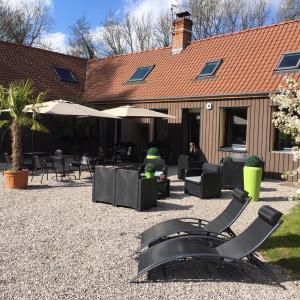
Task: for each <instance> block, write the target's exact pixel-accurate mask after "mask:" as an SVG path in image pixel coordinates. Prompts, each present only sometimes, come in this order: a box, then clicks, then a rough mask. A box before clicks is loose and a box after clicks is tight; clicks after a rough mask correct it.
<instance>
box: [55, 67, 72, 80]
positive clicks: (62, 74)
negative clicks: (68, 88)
mask: <svg viewBox="0 0 300 300" xmlns="http://www.w3.org/2000/svg"><path fill="white" fill-rule="evenodd" d="M55 73H56V74H57V76H58V77H59V79H60V80H61V81H65V82H78V81H77V79H76V78H75V76H74V74H73V73H72V72H71V71H70V70H69V69H63V68H55Z"/></svg>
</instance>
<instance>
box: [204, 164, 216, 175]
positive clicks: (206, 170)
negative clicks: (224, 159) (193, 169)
mask: <svg viewBox="0 0 300 300" xmlns="http://www.w3.org/2000/svg"><path fill="white" fill-rule="evenodd" d="M202 171H203V173H219V172H220V168H219V166H218V165H213V164H209V163H204V164H203V166H202Z"/></svg>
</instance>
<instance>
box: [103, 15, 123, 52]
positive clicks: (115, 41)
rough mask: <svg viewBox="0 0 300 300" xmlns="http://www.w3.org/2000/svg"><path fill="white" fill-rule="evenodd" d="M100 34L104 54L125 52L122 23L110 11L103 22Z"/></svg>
mask: <svg viewBox="0 0 300 300" xmlns="http://www.w3.org/2000/svg"><path fill="white" fill-rule="evenodd" d="M100 35H101V36H100V41H101V43H102V48H103V54H104V55H119V54H123V53H125V52H126V47H125V42H124V38H123V32H122V24H121V23H120V21H119V19H118V18H116V17H114V16H113V15H112V14H111V13H110V15H109V16H108V17H107V19H106V21H105V22H104V24H103V28H102V32H101V34H100Z"/></svg>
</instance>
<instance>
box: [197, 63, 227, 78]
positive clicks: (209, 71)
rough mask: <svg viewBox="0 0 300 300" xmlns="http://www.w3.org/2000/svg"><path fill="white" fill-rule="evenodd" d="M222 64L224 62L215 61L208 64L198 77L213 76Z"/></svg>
mask: <svg viewBox="0 0 300 300" xmlns="http://www.w3.org/2000/svg"><path fill="white" fill-rule="evenodd" d="M221 63H222V60H214V61H209V62H207V63H206V64H205V66H204V67H203V69H202V70H201V72H200V73H199V75H198V76H197V77H206V76H213V75H214V74H215V73H216V71H217V69H218V68H219V66H220V64H221Z"/></svg>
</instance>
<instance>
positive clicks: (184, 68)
mask: <svg viewBox="0 0 300 300" xmlns="http://www.w3.org/2000/svg"><path fill="white" fill-rule="evenodd" d="M296 50H300V21H291V22H285V23H280V24H276V25H271V26H265V27H260V28H256V29H251V30H245V31H242V32H239V33H232V34H225V35H222V36H216V37H211V38H208V39H203V40H199V41H195V42H192V43H191V44H190V45H189V46H188V47H187V48H186V49H185V50H184V51H183V52H182V53H181V54H178V55H171V48H163V49H157V50H150V51H145V52H140V53H134V54H129V55H122V56H115V57H110V58H106V59H100V60H91V61H89V62H88V71H87V79H86V84H85V91H84V94H83V97H84V99H86V100H87V101H93V102H101V101H111V102H112V101H128V100H139V99H160V98H162V99H168V98H170V99H173V98H180V97H182V98H184V97H205V96H212V95H232V94H234V95H237V94H239V95H240V94H256V93H265V92H270V91H272V90H274V89H276V88H277V87H278V85H279V84H281V83H282V82H283V77H284V75H286V73H278V72H277V73H276V72H274V69H275V68H276V66H277V64H278V62H279V60H280V58H281V56H282V55H283V54H284V53H285V52H289V51H296ZM215 59H223V63H222V64H221V66H220V68H219V69H218V71H217V73H216V75H215V76H214V77H213V78H210V79H202V80H196V79H195V77H196V76H197V74H198V73H199V71H200V70H201V69H202V67H203V66H204V64H205V63H206V62H207V61H210V60H215ZM148 65H155V67H154V69H153V71H152V72H151V73H150V75H149V76H148V77H147V78H146V80H145V82H143V83H127V82H126V81H127V80H128V79H129V78H130V76H131V75H132V74H133V72H134V71H135V70H136V68H137V67H140V66H148ZM294 77H295V78H296V79H299V78H300V72H299V71H298V72H296V73H295V74H294Z"/></svg>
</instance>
